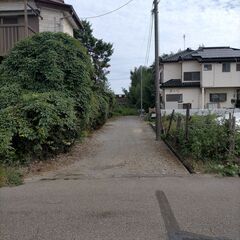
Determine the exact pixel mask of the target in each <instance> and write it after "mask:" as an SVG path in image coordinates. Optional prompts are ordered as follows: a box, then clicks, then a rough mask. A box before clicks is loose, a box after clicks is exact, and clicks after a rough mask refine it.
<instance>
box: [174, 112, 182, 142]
mask: <svg viewBox="0 0 240 240" xmlns="http://www.w3.org/2000/svg"><path fill="white" fill-rule="evenodd" d="M181 121H182V118H181V116H179V115H178V118H177V126H176V135H175V144H177V142H178V134H179V131H180V127H181Z"/></svg>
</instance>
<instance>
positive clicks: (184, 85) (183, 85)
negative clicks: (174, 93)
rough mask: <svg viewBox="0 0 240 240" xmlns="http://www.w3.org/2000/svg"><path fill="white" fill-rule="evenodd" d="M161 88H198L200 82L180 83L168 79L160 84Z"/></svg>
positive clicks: (179, 81) (177, 80) (176, 80)
mask: <svg viewBox="0 0 240 240" xmlns="http://www.w3.org/2000/svg"><path fill="white" fill-rule="evenodd" d="M161 88H200V82H182V81H181V79H170V80H168V81H167V82H164V83H162V84H161Z"/></svg>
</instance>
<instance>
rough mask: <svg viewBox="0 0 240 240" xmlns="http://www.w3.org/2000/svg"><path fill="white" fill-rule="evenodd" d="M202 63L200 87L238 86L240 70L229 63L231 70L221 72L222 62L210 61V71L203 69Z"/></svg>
mask: <svg viewBox="0 0 240 240" xmlns="http://www.w3.org/2000/svg"><path fill="white" fill-rule="evenodd" d="M203 67H204V64H202V87H240V71H238V72H237V71H236V63H231V72H222V63H212V71H204V70H203Z"/></svg>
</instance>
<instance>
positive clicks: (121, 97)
mask: <svg viewBox="0 0 240 240" xmlns="http://www.w3.org/2000/svg"><path fill="white" fill-rule="evenodd" d="M115 97H116V102H117V103H118V104H119V105H127V104H128V99H127V96H126V95H125V94H116V95H115Z"/></svg>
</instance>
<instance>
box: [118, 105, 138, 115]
mask: <svg viewBox="0 0 240 240" xmlns="http://www.w3.org/2000/svg"><path fill="white" fill-rule="evenodd" d="M137 114H138V112H137V109H136V108H132V107H127V106H116V107H115V109H114V111H113V116H132V115H137Z"/></svg>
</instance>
